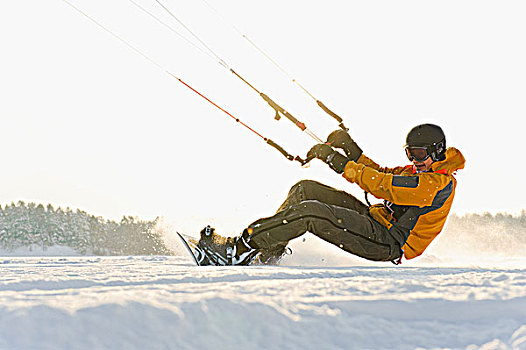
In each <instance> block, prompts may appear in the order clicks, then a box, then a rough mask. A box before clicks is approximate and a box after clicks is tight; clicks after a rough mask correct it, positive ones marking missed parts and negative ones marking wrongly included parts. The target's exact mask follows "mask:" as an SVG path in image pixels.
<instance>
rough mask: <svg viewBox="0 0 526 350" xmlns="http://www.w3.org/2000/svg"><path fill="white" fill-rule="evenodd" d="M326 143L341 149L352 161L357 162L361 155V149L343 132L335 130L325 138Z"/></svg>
mask: <svg viewBox="0 0 526 350" xmlns="http://www.w3.org/2000/svg"><path fill="white" fill-rule="evenodd" d="M327 143H328V144H329V145H331V146H332V147H336V148H341V149H343V151H344V152H345V154H346V155H347V158H349V159H350V160H352V161H357V160H358V158H360V156H361V155H362V153H363V151H362V149H361V148H360V147H359V146H358V145H357V144H356V142H354V140H353V139H352V138H351V136H350V135H349V134H348V133H347V131H345V130H341V129H338V130H335V131H333V132H331V134H330V135H329V137H327Z"/></svg>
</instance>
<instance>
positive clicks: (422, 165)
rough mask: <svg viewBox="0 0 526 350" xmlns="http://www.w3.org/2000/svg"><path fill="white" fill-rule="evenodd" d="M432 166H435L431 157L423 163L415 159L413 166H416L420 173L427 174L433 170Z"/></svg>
mask: <svg viewBox="0 0 526 350" xmlns="http://www.w3.org/2000/svg"><path fill="white" fill-rule="evenodd" d="M431 164H433V158H431V157H428V158H427V159H426V160H424V161H421V162H419V161H417V160H416V159H413V165H414V166H415V168H416V171H417V172H419V173H421V172H426V171H428V170H429V169H431Z"/></svg>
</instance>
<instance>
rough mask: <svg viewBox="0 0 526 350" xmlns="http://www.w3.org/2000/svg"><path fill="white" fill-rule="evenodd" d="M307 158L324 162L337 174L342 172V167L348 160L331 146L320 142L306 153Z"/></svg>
mask: <svg viewBox="0 0 526 350" xmlns="http://www.w3.org/2000/svg"><path fill="white" fill-rule="evenodd" d="M307 158H308V159H312V158H318V159H321V160H322V161H324V162H325V163H326V164H328V165H329V167H330V168H331V169H332V170H334V171H335V172H337V173H338V174H341V173H343V169H344V168H345V165H346V164H347V162H349V159H347V158H346V157H344V156H343V155H341V154H340V153H338V152H336V151H335V150H333V149H332V148H331V146H329V145H327V144H325V143H320V144H317V145H315V146H314V147H312V148H311V149H310V151H309V153H307Z"/></svg>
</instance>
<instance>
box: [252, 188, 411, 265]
mask: <svg viewBox="0 0 526 350" xmlns="http://www.w3.org/2000/svg"><path fill="white" fill-rule="evenodd" d="M307 231H308V232H311V233H312V234H314V235H316V236H318V237H319V238H321V239H323V240H325V241H327V242H329V243H332V244H334V245H336V246H338V247H340V248H341V249H343V250H345V251H346V252H349V253H351V254H354V255H357V256H360V257H362V258H365V259H368V260H374V261H393V260H396V259H398V258H400V256H401V255H402V250H401V249H400V245H399V243H398V242H397V241H396V240H395V239H394V238H393V237H392V236H391V234H390V233H389V231H388V229H387V228H386V227H385V226H383V225H381V224H380V223H379V222H377V221H376V220H374V219H373V218H372V217H371V216H370V215H369V209H368V207H367V206H366V205H365V204H363V203H362V202H360V201H359V200H358V199H356V198H355V197H354V196H352V195H350V194H348V193H346V192H343V191H339V190H337V189H334V188H332V187H329V186H326V185H323V184H321V183H319V182H316V181H311V180H302V181H300V182H298V183H297V184H295V185H294V186H293V187H292V188H291V189H290V192H289V195H288V196H287V198H286V200H285V202H284V203H283V204H282V205H281V207H280V208H279V210H278V211H277V213H276V214H275V215H274V216H271V217H268V218H263V219H259V220H257V221H255V222H254V223H252V224H250V226H249V227H248V232H249V233H250V242H251V245H252V243H254V245H255V246H257V247H258V248H260V249H261V251H262V256H263V258H262V262H264V263H265V261H269V262H272V258H273V257H274V258H276V259H279V257H280V256H281V254H282V253H283V252H284V250H285V247H286V245H287V243H288V242H289V241H290V240H292V239H294V238H297V237H299V236H301V235H303V234H304V233H305V232H307Z"/></svg>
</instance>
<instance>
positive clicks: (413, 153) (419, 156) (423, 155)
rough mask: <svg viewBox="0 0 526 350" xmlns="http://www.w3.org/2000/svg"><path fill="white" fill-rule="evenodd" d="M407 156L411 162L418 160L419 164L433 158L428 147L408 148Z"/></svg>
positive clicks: (406, 149)
mask: <svg viewBox="0 0 526 350" xmlns="http://www.w3.org/2000/svg"><path fill="white" fill-rule="evenodd" d="M405 154H406V155H407V158H409V160H410V161H413V160H416V161H417V162H423V161H424V160H426V159H427V158H429V157H430V156H431V155H430V154H429V153H428V152H427V147H406V148H405Z"/></svg>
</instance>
